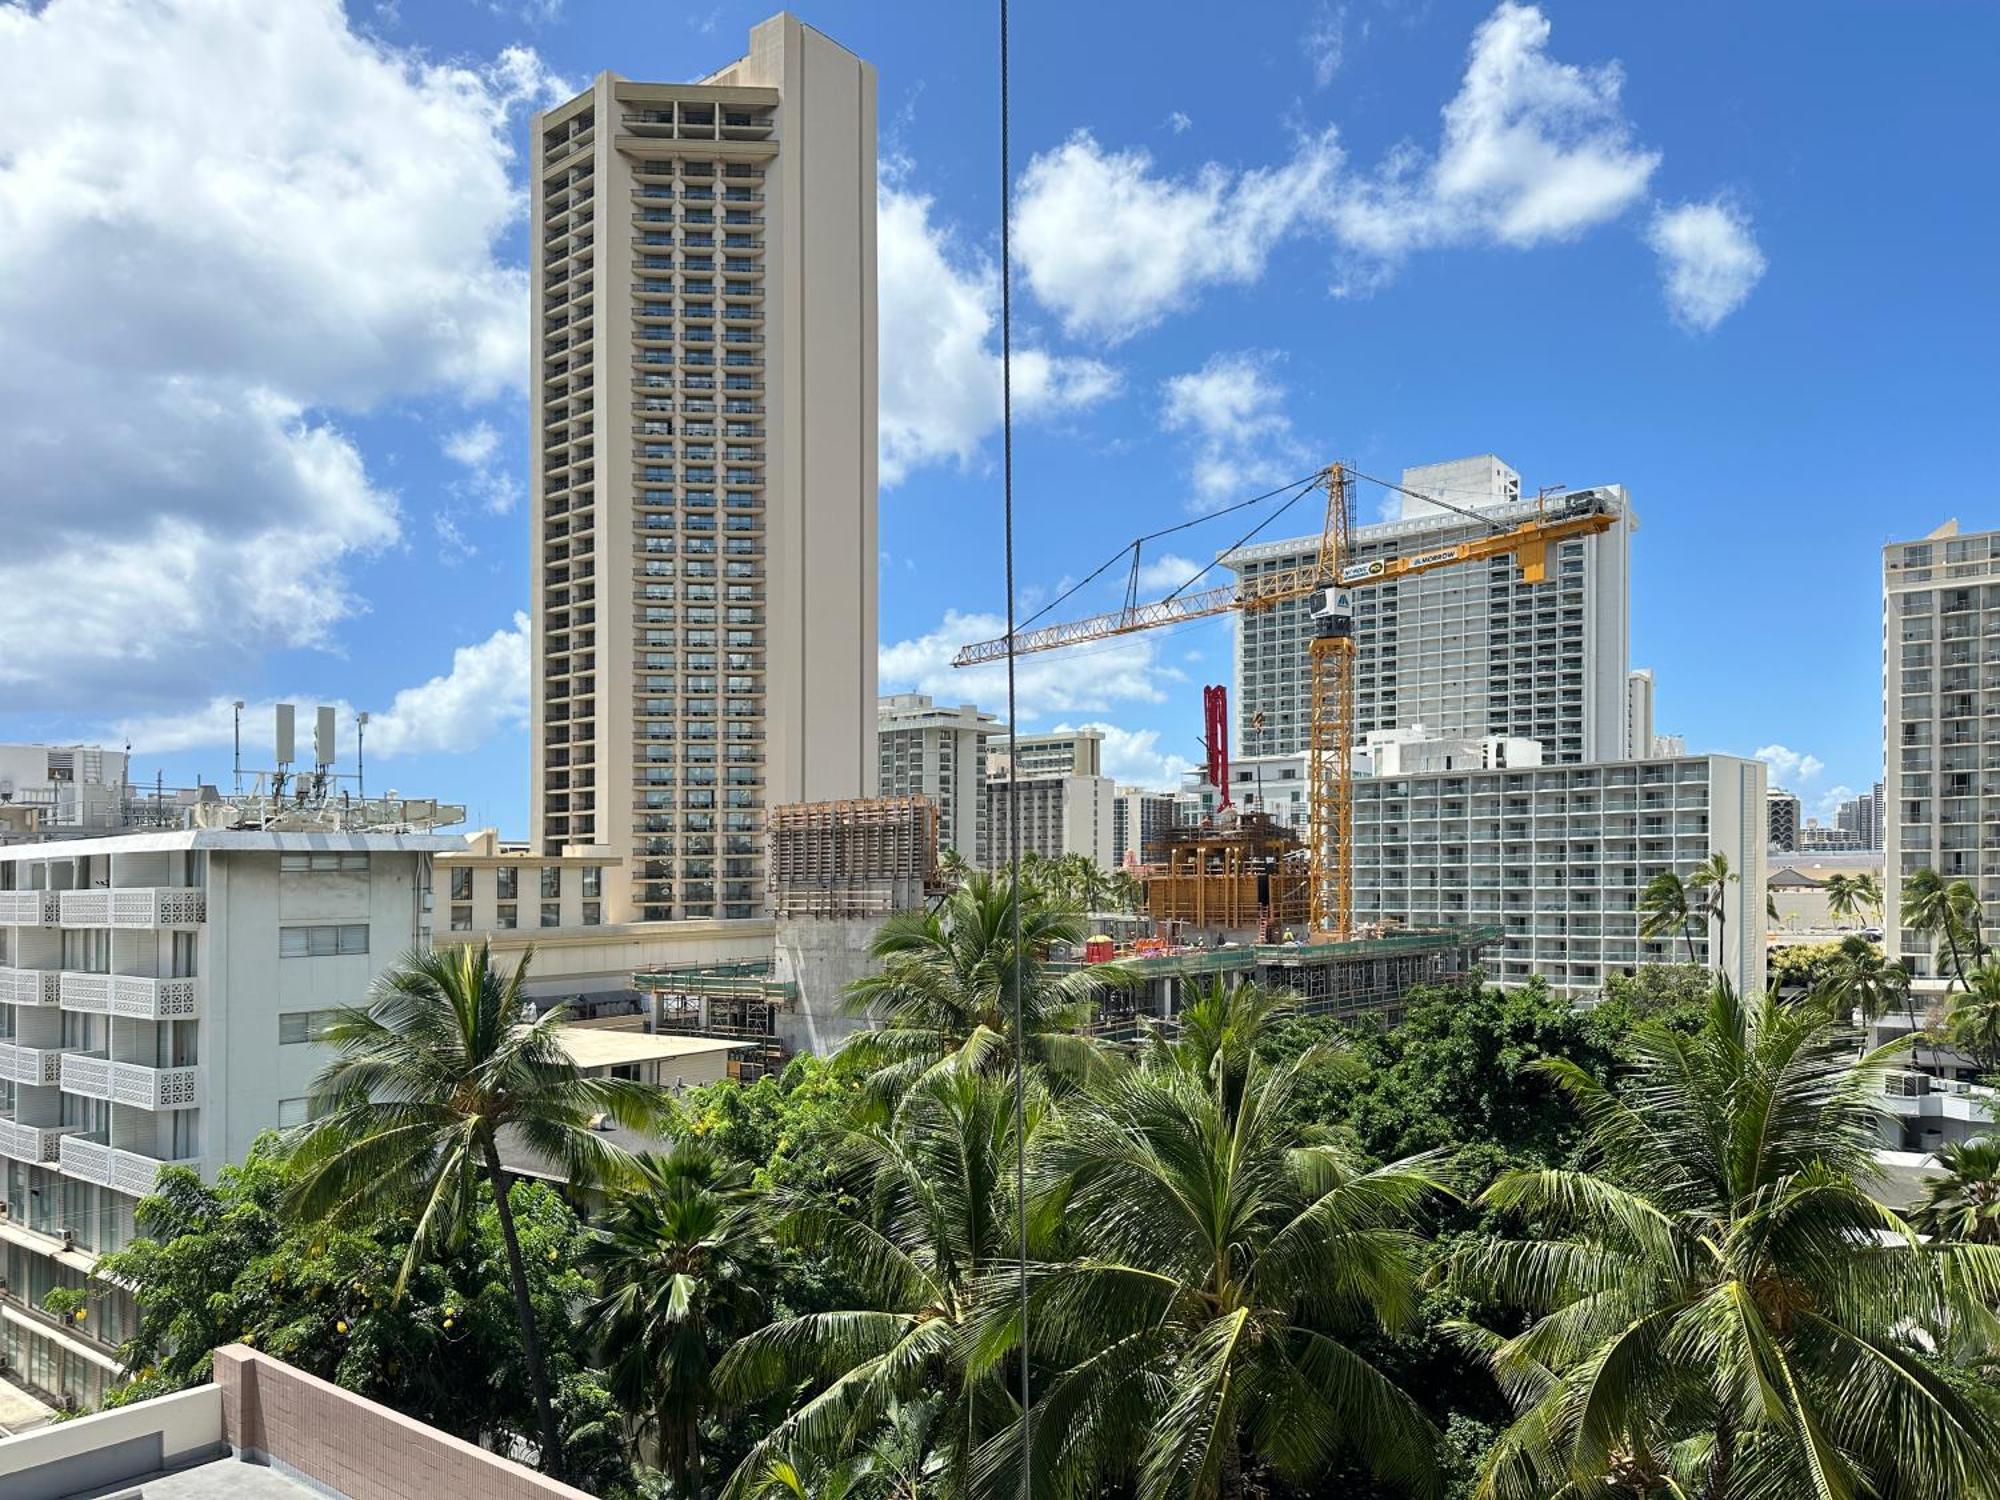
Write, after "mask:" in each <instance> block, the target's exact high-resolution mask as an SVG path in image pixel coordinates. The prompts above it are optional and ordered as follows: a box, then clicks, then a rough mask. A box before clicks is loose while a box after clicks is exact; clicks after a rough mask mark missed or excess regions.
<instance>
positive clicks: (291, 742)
mask: <svg viewBox="0 0 2000 1500" xmlns="http://www.w3.org/2000/svg"><path fill="white" fill-rule="evenodd" d="M273 713H274V715H275V717H276V722H275V725H274V728H275V730H276V734H277V746H276V748H277V752H278V753H277V762H278V770H277V774H276V775H275V776H273V777H272V779H271V795H272V797H273V798H277V797H282V796H284V795H285V781H286V778H287V777H288V776H289V775H290V774H291V769H292V762H293V760H295V759H296V758H297V757H298V734H297V730H298V710H297V709H295V708H293V707H292V705H291V704H289V703H280V704H277V705H275V707H274V709H273Z"/></svg>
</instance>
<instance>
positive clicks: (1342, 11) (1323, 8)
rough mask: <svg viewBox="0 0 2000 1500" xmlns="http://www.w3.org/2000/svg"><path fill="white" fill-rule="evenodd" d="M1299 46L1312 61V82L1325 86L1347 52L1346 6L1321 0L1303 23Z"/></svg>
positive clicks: (1337, 70) (1331, 78) (1336, 71)
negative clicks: (1303, 28) (1304, 24)
mask: <svg viewBox="0 0 2000 1500" xmlns="http://www.w3.org/2000/svg"><path fill="white" fill-rule="evenodd" d="M1303 45H1304V47H1305V53H1306V59H1307V61H1309V62H1310V63H1311V64H1312V71H1313V83H1314V84H1315V85H1316V86H1317V87H1319V88H1325V87H1326V86H1327V85H1328V84H1330V83H1332V82H1333V77H1334V75H1335V74H1336V73H1338V72H1339V71H1340V64H1341V62H1342V61H1343V60H1344V58H1345V57H1346V55H1347V7H1346V6H1345V5H1344V4H1342V5H1334V4H1330V3H1328V0H1321V3H1320V6H1319V8H1318V9H1317V10H1315V11H1314V12H1313V18H1312V20H1311V21H1310V22H1308V23H1307V25H1306V34H1305V37H1304V39H1303Z"/></svg>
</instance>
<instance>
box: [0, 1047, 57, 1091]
mask: <svg viewBox="0 0 2000 1500" xmlns="http://www.w3.org/2000/svg"><path fill="white" fill-rule="evenodd" d="M62 1059H63V1050H62V1048H60V1047H21V1046H17V1045H15V1044H14V1043H12V1042H0V1079H5V1080H8V1081H11V1082H14V1083H27V1084H33V1085H36V1086H37V1087H42V1086H46V1085H48V1084H51V1083H55V1082H56V1081H57V1080H58V1079H59V1078H60V1076H61V1071H62Z"/></svg>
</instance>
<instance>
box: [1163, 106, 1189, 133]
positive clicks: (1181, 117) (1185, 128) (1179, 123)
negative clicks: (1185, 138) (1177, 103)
mask: <svg viewBox="0 0 2000 1500" xmlns="http://www.w3.org/2000/svg"><path fill="white" fill-rule="evenodd" d="M1193 128H1194V117H1193V116H1192V115H1190V114H1189V113H1188V112H1187V111H1186V110H1184V109H1177V110H1174V111H1172V112H1171V113H1169V114H1168V115H1167V129H1169V130H1171V131H1172V132H1173V133H1174V134H1175V135H1186V134H1187V133H1188V132H1189V131H1190V130H1192V129H1193Z"/></svg>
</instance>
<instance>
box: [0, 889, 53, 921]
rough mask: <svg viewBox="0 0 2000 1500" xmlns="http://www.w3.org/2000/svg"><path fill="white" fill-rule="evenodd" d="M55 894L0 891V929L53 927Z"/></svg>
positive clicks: (51, 892)
mask: <svg viewBox="0 0 2000 1500" xmlns="http://www.w3.org/2000/svg"><path fill="white" fill-rule="evenodd" d="M56 906H57V902H56V892H54V891H0V927H53V926H55V925H56Z"/></svg>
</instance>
